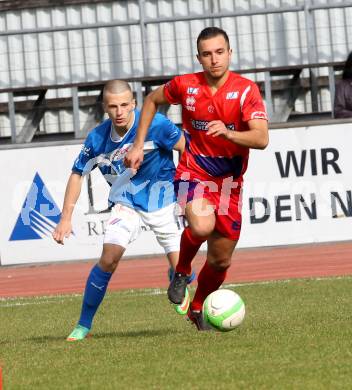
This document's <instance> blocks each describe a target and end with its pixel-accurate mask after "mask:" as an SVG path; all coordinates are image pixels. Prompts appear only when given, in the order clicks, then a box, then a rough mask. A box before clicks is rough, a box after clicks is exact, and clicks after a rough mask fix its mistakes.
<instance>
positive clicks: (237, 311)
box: [203, 289, 246, 332]
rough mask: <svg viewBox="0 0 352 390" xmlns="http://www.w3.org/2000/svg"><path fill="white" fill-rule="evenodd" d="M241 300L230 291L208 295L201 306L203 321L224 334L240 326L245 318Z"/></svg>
mask: <svg viewBox="0 0 352 390" xmlns="http://www.w3.org/2000/svg"><path fill="white" fill-rule="evenodd" d="M245 312H246V311H245V305H244V302H243V301H242V298H241V297H240V296H239V295H238V294H236V293H235V292H234V291H232V290H228V289H220V290H216V291H214V292H212V293H211V294H209V295H208V296H207V298H206V300H205V301H204V304H203V318H204V320H205V321H206V322H207V323H208V324H209V325H210V326H211V327H212V328H215V329H216V330H220V331H222V332H226V331H229V330H232V329H234V328H236V327H237V326H238V325H240V324H241V323H242V321H243V319H244V316H245Z"/></svg>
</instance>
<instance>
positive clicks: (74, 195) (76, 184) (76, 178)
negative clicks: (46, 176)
mask: <svg viewBox="0 0 352 390" xmlns="http://www.w3.org/2000/svg"><path fill="white" fill-rule="evenodd" d="M82 181H83V177H82V176H80V175H78V174H77V173H71V176H70V178H69V179H68V182H67V186H66V191H65V198H64V205H63V207H62V214H61V220H66V221H71V217H72V213H73V210H74V208H75V205H76V203H77V200H78V198H79V195H80V193H81V187H82Z"/></svg>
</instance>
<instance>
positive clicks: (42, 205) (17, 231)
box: [9, 173, 61, 241]
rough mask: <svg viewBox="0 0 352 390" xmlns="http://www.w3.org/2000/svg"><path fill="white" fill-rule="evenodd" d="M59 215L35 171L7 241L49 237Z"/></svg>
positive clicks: (59, 212)
mask: <svg viewBox="0 0 352 390" xmlns="http://www.w3.org/2000/svg"><path fill="white" fill-rule="evenodd" d="M60 217H61V211H60V209H59V208H58V207H57V205H56V203H55V201H54V199H53V198H52V196H51V195H50V193H49V191H48V189H47V187H46V186H45V184H44V182H43V180H42V179H41V177H40V176H39V174H38V173H36V174H35V176H34V179H33V182H32V185H31V187H30V189H29V191H28V193H27V196H26V199H25V200H24V203H23V205H22V208H21V212H20V214H19V216H18V218H17V221H16V224H15V227H14V228H13V231H12V233H11V236H10V239H9V241H18V240H39V239H42V238H45V237H50V236H51V233H52V232H53V230H54V229H55V227H56V225H57V224H58V222H59V220H60Z"/></svg>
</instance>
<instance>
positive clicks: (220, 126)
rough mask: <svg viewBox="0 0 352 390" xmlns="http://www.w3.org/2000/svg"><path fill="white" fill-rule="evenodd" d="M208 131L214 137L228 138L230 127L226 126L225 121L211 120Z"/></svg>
mask: <svg viewBox="0 0 352 390" xmlns="http://www.w3.org/2000/svg"><path fill="white" fill-rule="evenodd" d="M207 129H208V131H207V132H206V134H207V135H211V136H212V137H219V136H221V137H223V138H226V139H228V133H229V131H230V130H229V129H228V128H227V127H226V126H225V124H224V122H221V121H211V122H209V123H208V124H207Z"/></svg>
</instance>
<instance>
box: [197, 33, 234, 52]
mask: <svg viewBox="0 0 352 390" xmlns="http://www.w3.org/2000/svg"><path fill="white" fill-rule="evenodd" d="M218 35H222V36H223V37H224V39H225V42H226V43H227V47H228V48H230V41H229V37H228V35H227V34H226V31H224V30H223V29H221V28H219V27H206V28H205V29H203V30H202V31H201V32H200V34H199V35H198V38H197V50H198V53H199V43H200V41H204V40H206V39H210V38H214V37H217V36H218Z"/></svg>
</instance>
